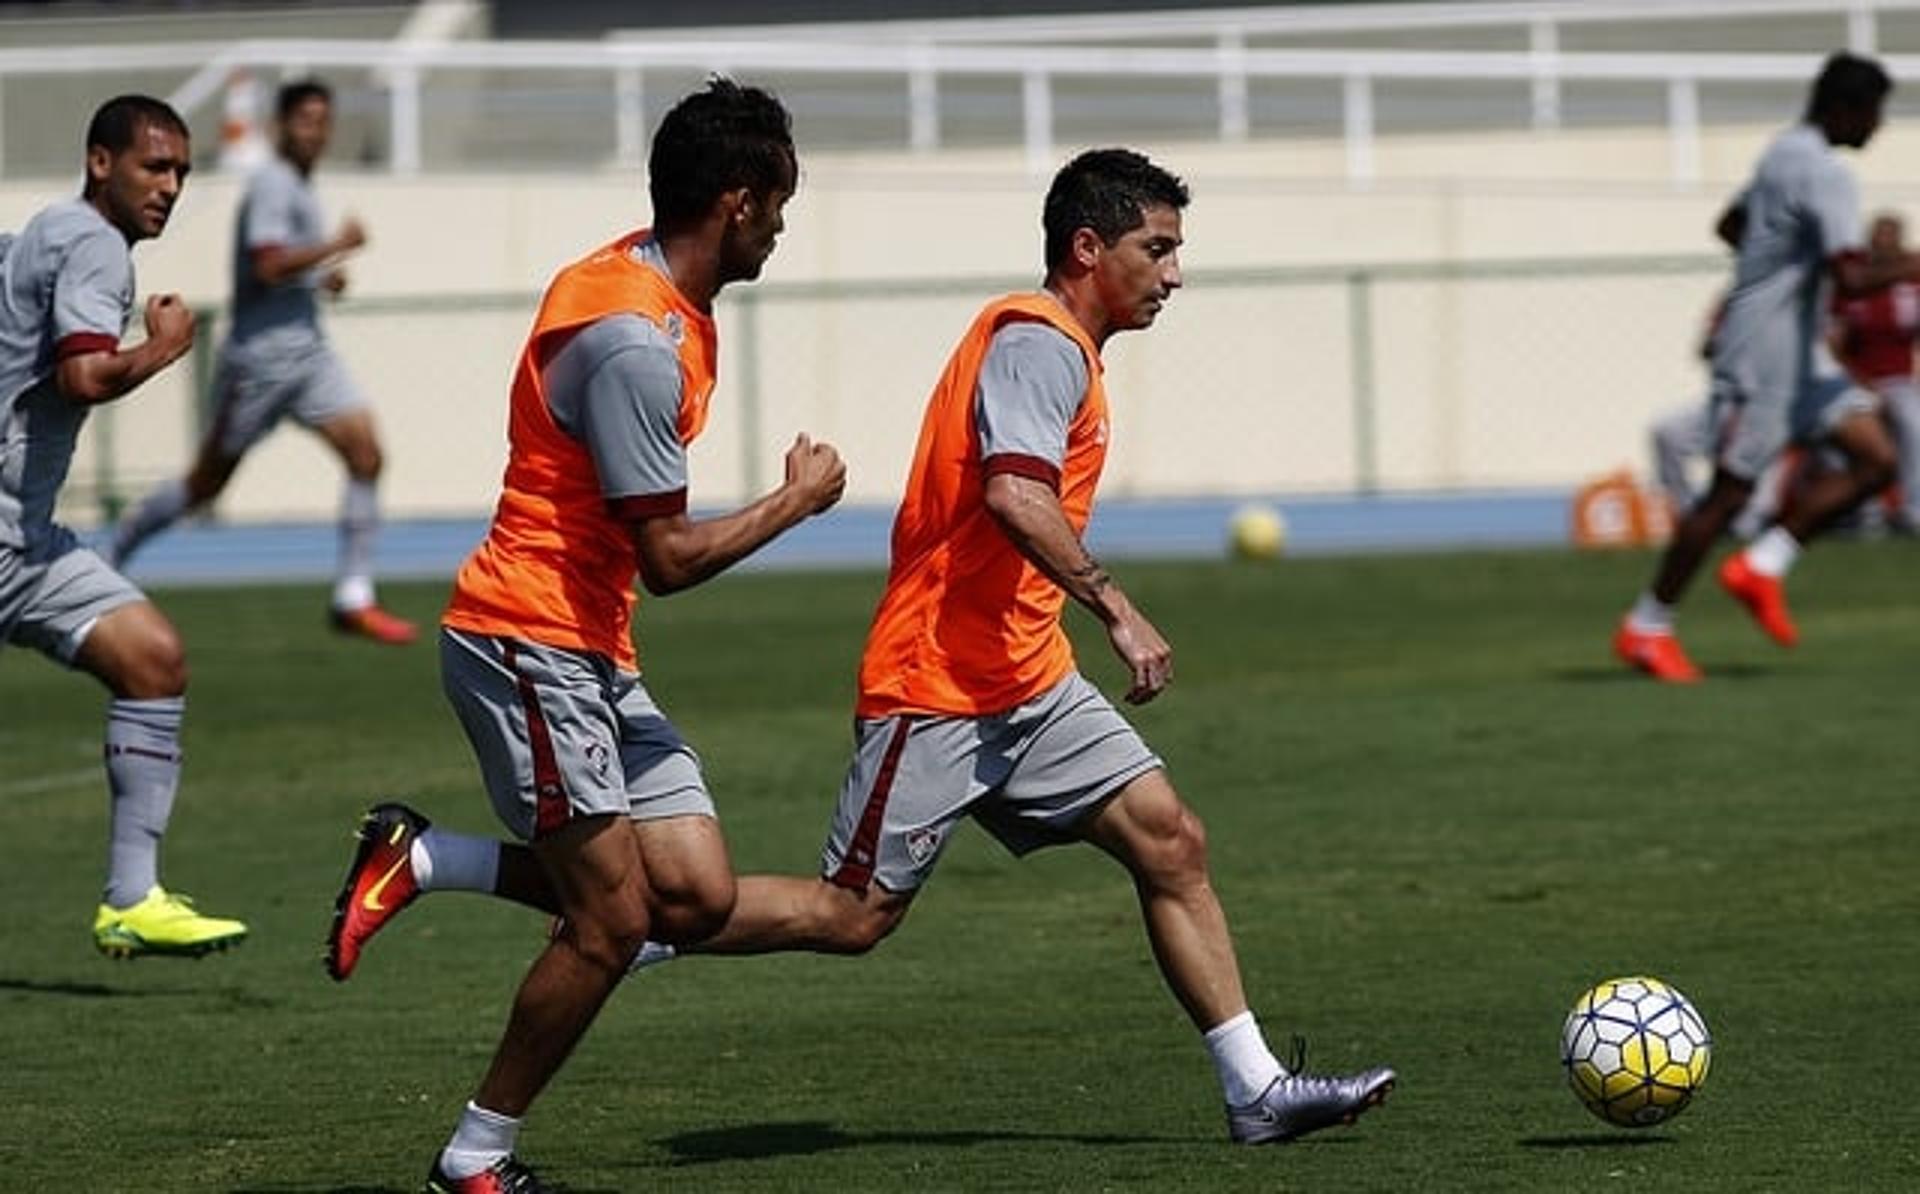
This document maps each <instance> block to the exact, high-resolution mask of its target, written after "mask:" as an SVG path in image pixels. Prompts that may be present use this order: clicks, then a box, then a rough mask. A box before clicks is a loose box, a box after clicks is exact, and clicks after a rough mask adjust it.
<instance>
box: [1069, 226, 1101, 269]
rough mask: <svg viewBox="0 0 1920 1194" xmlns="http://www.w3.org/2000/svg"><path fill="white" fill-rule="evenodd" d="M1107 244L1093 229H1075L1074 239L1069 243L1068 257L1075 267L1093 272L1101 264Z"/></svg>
mask: <svg viewBox="0 0 1920 1194" xmlns="http://www.w3.org/2000/svg"><path fill="white" fill-rule="evenodd" d="M1106 248H1107V242H1106V241H1104V240H1101V239H1100V234H1099V233H1098V232H1095V231H1094V230H1093V229H1091V228H1075V229H1074V230H1073V239H1072V240H1071V241H1069V242H1068V250H1067V252H1068V256H1069V257H1071V258H1072V259H1073V262H1074V264H1075V265H1078V266H1079V267H1080V268H1081V269H1083V270H1091V269H1092V268H1093V267H1094V266H1096V265H1098V264H1100V254H1101V253H1103V252H1105V251H1106Z"/></svg>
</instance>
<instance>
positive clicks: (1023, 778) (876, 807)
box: [820, 673, 1163, 891]
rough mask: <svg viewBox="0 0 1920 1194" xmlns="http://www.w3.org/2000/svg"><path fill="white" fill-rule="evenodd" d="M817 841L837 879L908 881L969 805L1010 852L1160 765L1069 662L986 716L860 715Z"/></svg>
mask: <svg viewBox="0 0 1920 1194" xmlns="http://www.w3.org/2000/svg"><path fill="white" fill-rule="evenodd" d="M854 739H855V742H854V756H853V763H852V765H851V766H850V767H849V768H848V769H847V778H846V781H845V782H844V783H843V784H842V785H841V788H840V805H839V807H838V808H837V809H836V810H835V811H834V817H833V827H832V828H831V829H830V830H829V831H828V833H827V844H826V846H825V848H824V849H823V850H822V851H821V858H820V870H821V874H822V875H823V876H824V877H825V878H826V879H827V880H828V881H830V882H832V883H835V884H838V885H840V886H842V887H851V888H855V889H858V890H865V889H866V888H867V887H868V886H870V885H871V884H872V883H874V882H878V883H879V884H880V886H882V887H884V888H886V889H887V890H889V891H913V890H915V889H917V888H919V887H920V885H921V884H923V883H925V882H926V880H927V878H928V876H930V875H931V874H932V873H933V868H934V864H935V863H937V862H938V861H939V860H940V854H941V852H942V851H944V850H945V849H946V847H947V841H948V839H949V838H950V837H951V835H952V830H953V827H954V825H955V824H956V823H957V822H958V821H959V820H960V818H962V817H966V816H971V817H973V818H974V819H975V820H976V821H978V822H979V823H980V825H981V826H982V827H983V828H985V829H986V830H987V832H989V833H991V834H992V835H993V836H994V837H996V838H998V839H999V841H1000V843H1001V844H1002V845H1003V846H1005V847H1006V848H1007V849H1008V850H1010V851H1012V852H1013V853H1014V854H1016V855H1018V854H1026V853H1029V852H1031V851H1033V850H1037V849H1039V848H1040V847H1042V846H1052V845H1059V844H1060V843H1062V842H1069V841H1075V840H1077V835H1076V833H1075V827H1076V826H1078V825H1079V823H1080V822H1081V821H1082V820H1083V819H1084V818H1085V817H1087V816H1088V814H1090V813H1092V812H1094V811H1095V810H1097V809H1098V808H1099V807H1100V805H1101V804H1102V803H1104V802H1105V801H1106V799H1107V797H1109V796H1112V795H1113V794H1114V793H1116V792H1118V791H1119V790H1120V789H1121V788H1123V787H1125V786H1126V785H1127V784H1128V783H1129V782H1130V781H1132V780H1133V779H1135V778H1137V777H1138V776H1141V775H1144V774H1145V773H1147V772H1149V771H1152V770H1154V769H1155V768H1158V767H1161V766H1163V764H1162V763H1161V761H1160V758H1159V756H1158V755H1155V754H1154V753H1153V751H1151V750H1149V749H1148V748H1147V744H1146V743H1145V742H1143V741H1142V740H1141V738H1140V735H1139V734H1138V733H1136V732H1135V730H1134V728H1133V727H1132V726H1131V725H1129V724H1127V719H1126V718H1124V717H1122V716H1120V713H1119V711H1118V710H1116V709H1115V708H1114V707H1113V705H1112V704H1111V703H1110V702H1109V701H1108V700H1107V698H1106V697H1104V696H1102V695H1100V691H1099V689H1097V688H1095V687H1094V686H1093V685H1092V684H1089V683H1088V682H1087V681H1086V680H1085V679H1084V678H1082V677H1081V676H1080V675H1079V674H1078V673H1075V674H1073V675H1070V676H1068V677H1067V678H1066V679H1065V680H1062V681H1061V682H1060V683H1059V684H1056V685H1055V686H1054V687H1053V688H1052V689H1050V690H1048V691H1047V692H1044V693H1042V694H1041V695H1039V696H1037V697H1035V698H1034V699H1033V700H1031V701H1028V702H1027V703H1026V704H1024V705H1021V706H1019V707H1018V708H1015V709H1014V710H1012V711H1011V712H1008V713H1002V714H998V715H996V716H993V717H934V716H921V715H905V716H900V717H883V718H862V719H860V720H859V721H857V722H856V723H855V725H854Z"/></svg>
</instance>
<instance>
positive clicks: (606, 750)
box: [440, 627, 714, 841]
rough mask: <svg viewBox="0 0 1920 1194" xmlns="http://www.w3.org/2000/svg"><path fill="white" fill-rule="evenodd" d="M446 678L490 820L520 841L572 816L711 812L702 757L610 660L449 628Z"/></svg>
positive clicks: (444, 637) (443, 642)
mask: <svg viewBox="0 0 1920 1194" xmlns="http://www.w3.org/2000/svg"><path fill="white" fill-rule="evenodd" d="M440 682H441V686H442V687H443V688H444V689H445V691H446V694H447V699H448V700H449V701H451V702H452V703H453V711H454V713H455V714H457V715H458V716H459V718H460V724H461V726H462V727H464V728H465V730H466V731H467V740H468V741H469V742H471V743H472V744H473V752H474V754H475V755H476V756H477V757H478V758H479V760H480V773H481V776H482V777H483V778H484V779H485V781H486V785H487V795H488V797H489V798H490V799H491V800H492V801H493V810H494V812H495V813H496V814H498V816H499V817H500V820H501V821H502V822H503V823H505V825H506V826H507V828H508V829H510V830H512V831H513V833H514V834H516V835H517V836H519V837H520V838H521V839H522V840H525V841H532V840H534V839H535V838H540V837H545V836H546V835H548V834H550V833H553V832H554V831H556V830H558V829H561V828H563V827H564V826H565V825H567V824H568V822H570V821H572V820H573V819H574V818H576V817H591V816H599V815H603V814H611V813H622V814H625V815H626V816H629V817H631V818H633V819H634V820H636V821H651V820H658V819H660V818H663V817H681V816H704V817H711V816H713V815H714V810H713V801H712V799H711V798H710V797H708V795H707V785H706V781H705V780H704V779H703V778H702V777H701V774H700V759H699V756H697V755H695V754H694V753H693V748H692V747H690V746H688V745H687V744H686V742H685V740H683V739H682V738H681V737H680V732H679V731H678V730H676V729H674V727H673V723H672V722H670V721H668V720H667V717H666V714H664V713H662V712H661V711H660V707H659V706H658V705H655V704H654V703H653V698H652V697H651V696H649V695H648V694H647V690H646V687H645V686H644V685H642V684H641V683H640V677H639V676H637V675H634V674H633V673H632V672H623V671H620V670H619V669H618V668H616V667H615V666H614V665H613V661H612V660H610V659H608V658H607V657H606V656H604V655H596V654H592V653H590V652H585V651H569V650H566V649H564V648H560V647H543V646H540V645H538V644H536V643H528V642H522V641H520V640H518V639H510V638H494V637H491V636H488V635H483V634H468V633H466V632H465V631H460V630H449V629H446V628H444V627H443V628H442V629H441V631H440Z"/></svg>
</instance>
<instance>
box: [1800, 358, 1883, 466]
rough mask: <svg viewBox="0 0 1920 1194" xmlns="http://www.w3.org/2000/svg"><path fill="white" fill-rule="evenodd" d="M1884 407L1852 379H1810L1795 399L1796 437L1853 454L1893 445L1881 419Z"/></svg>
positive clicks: (1873, 395)
mask: <svg viewBox="0 0 1920 1194" xmlns="http://www.w3.org/2000/svg"><path fill="white" fill-rule="evenodd" d="M1882 406H1883V404H1882V402H1881V400H1880V396H1879V395H1878V394H1875V393H1874V392H1873V391H1872V390H1868V389H1865V388H1864V387H1861V386H1859V385H1856V384H1854V381H1853V379H1852V378H1850V377H1847V376H1845V375H1842V374H1828V375H1816V376H1813V377H1810V378H1808V379H1807V380H1806V381H1804V382H1803V383H1802V384H1801V386H1800V391H1799V393H1798V395H1796V397H1795V399H1794V404H1793V414H1792V423H1793V426H1792V430H1793V436H1794V438H1795V439H1798V440H1800V441H1802V442H1804V443H1808V444H1819V443H1822V442H1829V443H1833V444H1835V445H1837V446H1838V447H1840V448H1841V450H1843V451H1846V452H1848V453H1849V454H1854V453H1855V452H1856V450H1857V451H1871V450H1875V449H1879V448H1882V447H1887V446H1890V445H1891V442H1892V441H1891V439H1890V437H1888V436H1887V435H1886V433H1885V424H1884V422H1883V420H1882V419H1881V417H1880V412H1881V409H1882ZM1867 424H1873V426H1872V427H1868V426H1867ZM1876 432H1878V434H1875V433H1876Z"/></svg>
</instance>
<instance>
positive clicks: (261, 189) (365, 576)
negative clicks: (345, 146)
mask: <svg viewBox="0 0 1920 1194" xmlns="http://www.w3.org/2000/svg"><path fill="white" fill-rule="evenodd" d="M275 111H276V113H277V124H278V140H277V142H276V145H275V151H276V152H275V156H274V157H273V159H272V160H270V161H268V162H267V163H266V164H265V165H263V166H262V167H261V168H260V169H259V170H257V171H255V172H254V174H253V176H252V178H250V179H249V180H248V183H247V192H246V197H245V198H244V199H243V200H242V201H241V204H240V211H239V217H238V220H237V223H236V226H235V229H234V245H233V328H232V330H231V331H230V332H229V333H228V334H227V341H226V344H225V346H224V347H223V348H222V349H221V352H220V361H219V365H218V367H217V370H216V372H215V376H214V383H213V388H214V397H215V401H216V403H217V404H218V406H217V410H216V411H215V414H214V420H213V426H212V427H211V428H209V429H208V431H207V437H206V439H205V441H204V442H203V443H202V444H201V445H200V454H199V456H198V458H196V459H195V460H194V463H193V467H192V468H191V469H190V470H189V471H188V473H187V475H186V476H185V477H181V478H179V479H177V480H173V481H169V482H167V483H166V484H164V485H161V486H160V487H159V488H158V489H155V490H154V491H153V492H152V493H150V494H148V495H147V496H146V498H145V499H143V500H142V501H141V502H140V504H139V505H137V506H135V507H134V508H133V510H132V511H130V512H129V513H128V514H127V516H126V517H125V518H124V519H123V520H122V521H121V523H120V526H119V528H118V530H117V531H116V532H115V534H114V539H113V557H114V562H115V563H116V564H118V565H124V564H125V563H126V561H127V560H128V559H130V558H131V557H132V555H133V553H134V552H135V551H137V550H138V549H139V547H140V545H141V544H142V543H145V542H146V541H147V540H148V539H149V538H151V537H152V536H153V535H156V534H158V533H159V532H161V531H163V530H165V529H166V528H167V527H169V526H172V525H173V524H174V523H175V522H177V521H179V519H181V518H182V517H184V516H185V515H187V514H189V513H191V512H193V511H195V510H198V509H200V508H201V507H203V506H205V505H206V504H207V503H208V502H211V501H212V500H213V499H214V498H216V497H218V496H219V495H220V492H221V491H222V490H224V489H225V488H226V487H227V482H228V481H230V480H232V479H233V472H234V470H235V469H236V468H238V467H239V466H240V460H241V458H242V457H244V456H245V455H246V454H247V452H248V451H249V450H251V449H252V448H253V446H254V445H255V444H257V443H259V442H260V440H261V439H262V438H263V437H265V436H266V434H267V433H268V432H269V431H272V430H273V428H274V427H275V426H276V425H277V424H278V423H279V422H280V420H281V419H283V418H285V417H287V416H289V415H290V416H292V417H293V419H294V421H295V422H297V423H299V424H300V425H301V426H303V427H306V428H308V429H310V430H312V431H313V432H314V433H316V434H317V435H319V436H320V438H321V439H323V440H325V441H326V442H327V445H328V446H329V447H331V448H332V449H333V450H334V452H335V453H336V454H338V455H339V457H340V462H341V464H343V465H344V466H345V467H346V470H347V483H346V489H345V492H344V493H343V494H342V496H341V502H340V558H339V565H338V568H337V569H336V576H335V579H334V586H333V602H332V609H331V618H332V621H333V625H334V627H335V628H336V629H338V630H340V631H343V632H345V633H349V634H358V635H364V636H365V637H367V638H370V639H372V640H374V641H375V642H381V643H393V644H402V643H410V642H412V641H413V640H414V637H415V634H416V631H415V629H414V627H413V625H412V623H409V622H406V621H404V620H402V619H400V618H397V617H395V616H393V615H392V614H390V613H388V612H386V611H385V610H383V609H381V608H380V606H379V604H378V603H377V602H376V600H375V594H374V587H373V549H374V538H375V536H376V534H377V533H378V531H379V526H380V503H379V496H378V485H379V481H380V468H381V452H380V441H379V438H378V437H377V436H376V435H375V433H374V427H373V413H372V411H371V410H369V409H368V407H367V402H366V399H365V398H364V397H362V396H361V393H360V390H359V388H358V387H357V386H355V385H354V382H353V379H352V378H351V377H349V376H348V375H347V371H346V368H345V367H344V366H343V365H342V364H341V363H340V358H339V357H338V356H336V355H335V353H334V351H333V348H332V347H331V346H330V345H329V344H328V343H327V339H326V336H325V334H323V333H322V332H321V330H320V312H319V305H318V302H317V295H318V294H319V292H321V291H324V292H326V293H327V294H329V295H337V294H339V293H340V292H341V291H342V290H344V289H345V288H346V285H347V275H346V273H345V271H344V270H342V269H341V267H340V262H341V261H342V260H343V259H344V258H345V257H346V256H347V255H348V254H349V253H352V252H353V251H354V250H356V249H358V248H360V247H361V246H362V245H364V244H366V243H367V236H366V232H365V230H364V229H362V228H361V226H360V223H359V221H357V220H353V219H348V220H347V221H346V222H345V223H343V224H341V226H340V229H339V231H338V232H335V233H334V234H333V235H332V236H328V235H327V234H326V231H325V227H326V224H325V220H324V218H323V217H322V215H321V211H320V201H319V199H318V198H317V197H316V196H315V195H314V192H313V170H314V167H315V166H316V165H317V164H318V163H319V161H320V157H321V155H322V154H324V153H325V152H326V149H327V142H328V141H329V140H330V139H331V138H332V136H333V93H332V92H331V91H329V90H328V89H327V87H326V85H325V84H323V83H319V82H316V81H313V80H307V81H304V82H295V83H288V84H287V85H286V86H284V87H282V88H281V89H280V94H279V99H278V101H277V103H276V104H275Z"/></svg>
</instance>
